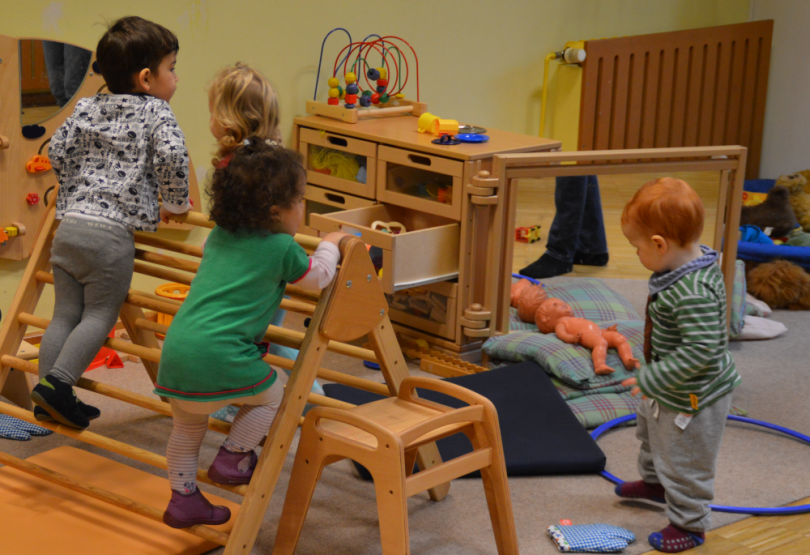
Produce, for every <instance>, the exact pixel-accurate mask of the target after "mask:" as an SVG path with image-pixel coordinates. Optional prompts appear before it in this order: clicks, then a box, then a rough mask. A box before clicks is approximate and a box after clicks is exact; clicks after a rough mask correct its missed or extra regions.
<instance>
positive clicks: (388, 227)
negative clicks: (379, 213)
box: [371, 220, 408, 235]
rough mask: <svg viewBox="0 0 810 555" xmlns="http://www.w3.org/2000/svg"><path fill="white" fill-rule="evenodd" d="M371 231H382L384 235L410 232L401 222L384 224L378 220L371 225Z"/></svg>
mask: <svg viewBox="0 0 810 555" xmlns="http://www.w3.org/2000/svg"><path fill="white" fill-rule="evenodd" d="M371 229H374V230H377V231H382V232H383V233H390V234H391V235H399V234H400V233H405V232H406V231H408V230H407V229H405V226H404V225H402V224H401V223H399V222H383V221H382V220H377V221H375V222H372V223H371Z"/></svg>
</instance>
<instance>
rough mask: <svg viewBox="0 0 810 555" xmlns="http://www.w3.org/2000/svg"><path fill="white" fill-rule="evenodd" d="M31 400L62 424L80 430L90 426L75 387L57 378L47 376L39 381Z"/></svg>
mask: <svg viewBox="0 0 810 555" xmlns="http://www.w3.org/2000/svg"><path fill="white" fill-rule="evenodd" d="M31 399H33V401H34V402H35V403H36V404H37V405H39V406H40V407H42V408H43V409H45V410H46V411H47V412H48V414H50V415H51V417H52V418H53V419H54V420H56V421H57V422H59V423H60V424H64V425H65V426H70V427H72V428H78V429H80V430H83V429H84V428H86V427H87V426H89V425H90V421H89V420H88V419H87V416H85V415H84V413H83V412H82V410H81V409H80V408H79V399H78V397H76V392H75V391H73V387H71V386H70V385H69V384H68V383H67V382H63V381H62V380H60V379H59V378H57V377H55V376H46V377H44V378H42V379H41V380H39V383H38V384H37V385H36V387H34V391H32V392H31Z"/></svg>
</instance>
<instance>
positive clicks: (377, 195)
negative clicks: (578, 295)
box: [293, 116, 561, 360]
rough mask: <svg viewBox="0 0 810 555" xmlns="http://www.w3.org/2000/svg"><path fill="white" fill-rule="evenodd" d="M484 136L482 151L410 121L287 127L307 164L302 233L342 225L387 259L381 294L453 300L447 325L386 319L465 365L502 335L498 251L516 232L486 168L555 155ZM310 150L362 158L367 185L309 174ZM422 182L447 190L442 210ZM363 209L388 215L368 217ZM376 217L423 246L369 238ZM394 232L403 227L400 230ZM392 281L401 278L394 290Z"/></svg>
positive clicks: (541, 145)
mask: <svg viewBox="0 0 810 555" xmlns="http://www.w3.org/2000/svg"><path fill="white" fill-rule="evenodd" d="M486 135H487V136H489V141H487V142H485V143H464V144H460V145H455V146H447V145H437V144H433V142H432V141H433V139H435V138H436V136H435V135H429V134H422V133H419V132H417V118H415V117H413V116H399V117H391V118H381V119H368V120H361V121H358V122H357V123H344V122H341V121H337V120H333V119H329V118H326V117H321V116H306V117H299V118H295V120H294V127H293V140H294V143H295V148H296V149H297V150H298V151H299V152H300V153H301V154H302V155H303V156H304V157H305V159H306V160H307V169H308V170H309V171H308V172H307V175H308V184H309V185H308V187H307V189H308V191H307V195H306V196H305V200H306V201H307V202H308V203H309V204H308V206H307V216H308V219H307V223H306V224H305V226H302V228H301V229H300V230H299V232H301V233H309V234H317V233H319V232H321V233H323V232H328V231H333V230H336V229H340V228H341V226H342V225H344V224H345V225H347V226H349V227H352V228H354V229H355V230H357V231H359V232H360V234H361V235H362V237H363V239H364V240H365V241H366V242H367V243H369V244H373V245H375V246H379V247H380V248H383V250H384V253H383V256H384V261H383V276H382V286H383V290H384V291H385V292H386V293H391V292H393V291H398V290H401V289H403V288H407V287H426V286H430V287H432V288H433V289H435V288H436V287H439V286H440V285H439V284H447V286H446V287H445V288H446V289H447V291H452V297H450V298H449V299H448V300H449V302H448V304H447V311H448V314H447V317H446V320H445V322H444V323H438V322H433V321H430V320H429V319H427V318H423V317H419V316H416V315H413V314H408V313H405V312H401V311H397V310H392V312H391V319H392V320H393V321H394V323H395V325H397V328H398V329H399V331H401V332H403V333H404V334H405V335H407V336H409V337H414V338H420V337H421V338H424V339H426V340H427V341H428V342H429V343H431V344H432V345H433V346H434V347H436V348H440V349H443V350H445V351H449V352H451V353H453V354H455V355H456V356H459V357H461V358H464V359H466V360H476V359H477V358H478V357H480V347H481V345H482V343H483V341H484V340H486V339H487V338H489V337H491V336H492V335H495V334H496V333H499V332H502V333H505V332H507V331H508V329H504V328H503V323H502V322H501V321H498V319H497V318H495V316H496V315H497V313H498V304H497V303H498V299H499V296H498V291H500V290H502V287H503V284H502V283H501V281H503V280H504V279H505V278H504V274H503V272H502V271H501V267H500V264H501V257H502V251H503V248H504V241H505V240H506V239H507V238H510V240H511V237H513V236H514V230H510V229H507V225H509V224H508V222H509V220H510V218H509V217H508V215H507V214H506V208H507V205H506V196H505V191H504V190H503V188H500V187H499V184H498V180H497V179H494V178H492V177H490V176H489V173H490V172H491V171H492V158H493V156H495V155H498V154H518V153H537V152H545V151H553V150H559V148H560V146H561V145H560V143H559V141H553V140H550V139H543V138H539V137H530V136H528V135H521V134H518V133H511V132H508V131H499V130H495V129H489V130H487V132H486ZM311 145H318V146H322V147H326V148H332V149H334V150H336V151H340V152H344V153H351V154H354V155H357V156H361V157H365V163H366V183H365V184H363V183H359V182H355V181H351V180H346V179H338V178H335V177H333V176H330V175H324V174H323V173H320V172H316V171H314V170H313V169H312V168H311V166H310V163H309V156H310V152H311V150H310V149H311ZM361 160H362V158H361ZM409 180H410V182H409ZM421 180H426V181H432V182H434V183H438V185H439V186H440V187H443V188H445V191H443V198H444V202H440V201H439V199H438V198H436V195H435V193H436V185H430V190H429V191H428V194H425V186H423V187H422V188H421V189H419V188H418V185H419V184H420V182H421V183H423V182H422V181H421ZM447 187H452V189H451V191H452V192H449V191H448V189H446V188H447ZM330 193H331V194H332V195H333V196H332V197H331V200H333V201H334V200H335V198H337V200H338V202H324V201H323V199H329V198H330V197H328V196H327V195H328V194H330ZM334 195H338V196H337V197H335V196H334ZM445 195H446V196H445ZM316 199H319V200H317V201H316ZM313 201H314V202H313ZM368 201H372V202H373V203H375V204H383V205H385V207H378V208H373V207H370V206H368ZM315 202H318V203H319V204H315ZM319 205H320V206H323V205H328V211H327V210H324V211H323V212H318V207H319ZM335 208H345V210H343V211H335V210H334V209H335ZM327 212H328V213H327ZM373 214H391V215H395V214H396V215H401V216H402V217H403V218H409V219H410V220H411V221H412V222H415V224H413V225H415V228H411V227H408V229H409V232H412V233H413V234H414V236H417V235H418V236H419V237H420V238H422V237H424V238H425V241H424V243H422V239H420V240H419V241H409V240H407V237H405V236H403V237H401V241H399V242H398V243H399V244H401V245H403V248H396V247H397V244H398V243H397V242H396V241H391V239H395V238H394V237H383V235H384V234H381V233H380V232H375V231H374V230H372V229H371V227H370V224H371V221H372V218H371V216H372V215H373ZM373 219H379V218H373ZM366 220H368V221H366ZM442 220H444V221H442ZM454 222H457V224H456V225H453V223H454ZM401 223H404V224H406V227H407V223H406V222H401ZM442 224H443V225H442ZM447 224H450V225H447ZM439 230H441V231H439ZM451 232H452V233H451ZM456 233H457V235H458V236H457V239H456V238H455V234H456ZM439 235H441V236H439ZM451 235H452V237H451ZM386 239H387V241H386ZM414 245H415V247H414ZM420 245H422V247H420ZM406 246H407V248H405V247H406ZM386 249H387V250H386ZM427 257H430V258H432V260H428V258H427ZM386 267H388V268H390V271H389V272H388V273H386ZM448 268H453V271H452V272H450V271H448ZM456 269H457V272H458V275H457V276H455V275H454V273H455V271H456ZM398 275H399V276H403V277H402V280H401V281H398V277H397V276H398ZM405 276H407V277H405ZM413 276H416V277H415V278H414V277H413ZM448 276H450V277H448Z"/></svg>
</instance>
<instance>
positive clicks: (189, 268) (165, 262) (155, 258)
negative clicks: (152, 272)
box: [135, 249, 200, 274]
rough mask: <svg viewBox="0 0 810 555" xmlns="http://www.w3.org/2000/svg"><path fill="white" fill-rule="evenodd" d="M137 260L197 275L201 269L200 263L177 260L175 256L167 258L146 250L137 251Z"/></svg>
mask: <svg viewBox="0 0 810 555" xmlns="http://www.w3.org/2000/svg"><path fill="white" fill-rule="evenodd" d="M135 259H136V260H143V261H144V262H151V263H152V264H160V265H161V266H166V267H167V268H174V269H175V270H183V271H184V272H194V273H195V274H196V273H197V270H198V269H199V268H200V263H199V262H194V261H192V260H183V259H181V258H175V257H173V256H167V255H165V254H159V253H156V252H152V251H147V250H144V249H135Z"/></svg>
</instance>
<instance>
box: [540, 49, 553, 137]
mask: <svg viewBox="0 0 810 555" xmlns="http://www.w3.org/2000/svg"><path fill="white" fill-rule="evenodd" d="M556 58H557V53H556V52H552V53H550V54H549V55H548V56H546V61H545V64H544V65H543V99H542V100H541V101H540V132H539V136H540V137H542V136H543V132H544V131H545V129H546V98H547V96H548V67H549V62H551V60H554V59H556Z"/></svg>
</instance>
